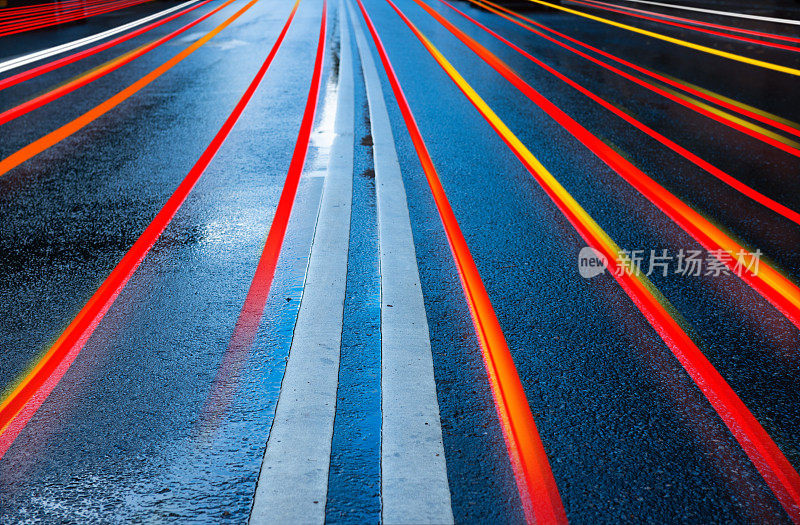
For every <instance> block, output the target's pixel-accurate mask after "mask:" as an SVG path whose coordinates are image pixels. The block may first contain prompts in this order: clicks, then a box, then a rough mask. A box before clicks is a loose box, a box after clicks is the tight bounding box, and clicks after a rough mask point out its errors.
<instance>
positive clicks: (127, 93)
mask: <svg viewBox="0 0 800 525" xmlns="http://www.w3.org/2000/svg"><path fill="white" fill-rule="evenodd" d="M256 2H258V0H250V2H248V3H247V4H246V5H245V6H244V7H242V8H241V9H239V10H238V11H236V12H235V13H234V14H233V15H231V17H230V18H228V19H227V20H225V21H224V22H222V23H221V24H220V25H218V26H217V27H215V28H214V29H212V30H211V31H209V32H208V33H206V34H205V35H204V36H203V37H201V38H200V39H199V40H197V41H195V42H194V43H192V44H191V45H190V46H189V47H187V48H186V49H184V50H183V51H181V52H180V53H178V54H177V55H175V56H174V57H172V58H171V59H169V60H167V61H166V62H164V63H163V64H161V65H160V66H158V67H157V68H156V69H154V70H153V71H151V72H150V73H148V74H147V75H145V76H143V77H142V78H140V79H139V80H137V81H136V82H134V83H133V84H131V85H130V86H128V87H127V88H125V89H123V90H122V91H120V92H119V93H117V94H116V95H114V96H113V97H111V98H109V99H108V100H106V101H105V102H103V103H101V104H99V105H97V106H95V107H94V108H92V109H90V110H89V111H87V112H86V113H84V114H83V115H81V116H80V117H78V118H76V119H75V120H73V121H71V122H69V123H67V124H64V125H63V126H61V127H60V128H58V129H56V130H55V131H52V132H50V133H48V134H47V135H45V136H44V137H42V138H40V139H38V140H36V141H34V142H32V143H30V144H28V145H27V146H25V147H24V148H22V149H20V150H18V151H17V152H15V153H12V154H11V155H9V156H8V157H6V158H5V159H3V160H2V161H0V176H2V175H5V174H6V173H8V172H9V171H10V170H12V169H13V168H16V167H17V166H19V165H20V164H22V163H23V162H25V161H27V160H29V159H31V158H32V157H35V156H36V155H38V154H39V153H41V152H43V151H44V150H46V149H47V148H49V147H51V146H53V145H54V144H57V143H59V142H60V141H62V140H64V139H65V138H67V137H69V136H70V135H72V134H73V133H75V132H77V131H79V130H81V129H82V128H83V127H85V126H86V125H88V124H90V123H91V122H93V121H94V120H96V119H98V118H100V117H101V116H103V115H105V114H106V113H108V112H109V111H111V110H112V109H114V108H115V107H117V106H118V105H120V104H121V103H122V102H124V101H125V100H127V99H128V98H130V97H131V96H133V95H134V94H136V93H138V92H139V91H141V90H142V89H143V88H144V87H146V86H147V85H148V84H150V83H151V82H153V81H154V80H155V79H157V78H158V77H160V76H161V75H163V74H164V73H166V72H167V71H169V70H170V69H172V68H173V67H174V66H175V65H177V64H178V63H179V62H180V61H182V60H183V59H184V58H186V57H187V56H189V55H191V54H192V53H194V52H195V51H197V50H198V49H199V48H200V47H202V46H203V45H204V44H206V43H207V42H208V41H209V40H211V39H212V38H214V37H215V36H217V35H218V34H219V33H220V32H221V31H222V30H223V29H225V28H226V27H228V26H229V25H231V24H232V23H233V22H234V20H236V19H237V18H239V17H240V16H242V15H243V14H244V13H245V12H247V10H249V9H250V8H251V7H253V6H254V5H255V4H256Z"/></svg>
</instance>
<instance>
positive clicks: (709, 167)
mask: <svg viewBox="0 0 800 525" xmlns="http://www.w3.org/2000/svg"><path fill="white" fill-rule="evenodd" d="M439 2H441V3H442V4H444V5H446V6H447V7H449V8H450V9H452V10H453V11H455V12H456V13H458V14H460V15H461V16H463V17H464V18H466V19H467V20H469V21H470V22H472V23H473V24H475V25H476V26H478V27H480V28H481V29H483V30H484V31H486V32H487V33H489V34H490V35H492V36H494V37H495V38H496V39H498V40H500V41H501V42H503V43H504V44H506V45H507V46H509V47H510V48H512V49H514V50H515V51H516V52H518V53H520V54H521V55H523V56H524V57H526V58H527V59H528V60H530V61H532V62H534V63H535V64H536V65H538V66H539V67H541V68H543V69H544V70H545V71H547V72H548V73H551V74H552V75H555V76H556V77H558V78H559V79H560V80H562V81H564V82H565V83H567V84H568V85H569V86H571V87H573V88H575V89H576V90H578V91H579V92H581V93H582V94H584V95H586V96H587V97H589V98H590V99H592V100H593V101H595V102H596V103H598V104H600V105H601V106H603V107H604V108H606V109H607V110H609V111H611V112H612V113H614V114H615V115H617V116H618V117H620V118H621V119H623V120H625V121H626V122H628V123H629V124H631V125H632V126H634V127H636V128H637V129H639V130H640V131H643V132H644V133H646V134H648V135H649V136H650V137H652V138H654V139H655V140H657V141H658V142H660V143H661V144H663V145H664V146H666V147H668V148H669V149H671V150H672V151H674V152H675V153H677V154H679V155H680V156H682V157H683V158H685V159H686V160H688V161H689V162H692V163H693V164H695V165H696V166H698V167H699V168H701V169H703V170H705V171H706V172H708V173H709V174H711V175H713V176H714V177H716V178H718V179H719V180H721V181H722V182H724V183H725V184H727V185H729V186H730V187H732V188H734V189H735V190H737V191H739V192H741V193H742V194H743V195H746V196H747V197H749V198H751V199H753V200H754V201H756V202H758V203H759V204H761V205H762V206H765V207H767V208H769V209H771V210H772V211H774V212H775V213H777V214H779V215H782V216H783V217H785V218H787V219H789V220H790V221H793V222H795V223H797V224H798V225H800V213H798V212H796V211H794V210H792V209H790V208H788V207H786V206H784V205H783V204H780V203H779V202H776V201H774V200H772V199H770V198H769V197H767V196H766V195H763V194H762V193H759V192H758V191H756V190H754V189H753V188H751V187H749V186H747V185H746V184H744V183H742V182H740V181H738V180H737V179H735V178H734V177H732V176H731V175H729V174H727V173H725V172H724V171H722V170H721V169H719V168H717V167H716V166H714V165H713V164H711V163H709V162H706V161H705V160H703V159H701V158H700V157H699V156H697V155H695V154H694V153H692V152H691V151H689V150H687V149H686V148H684V147H682V146H680V145H678V144H677V143H675V142H673V141H672V140H670V139H668V138H667V137H665V136H664V135H662V134H660V133H658V132H657V131H655V130H654V129H652V128H650V127H648V126H646V125H645V124H643V123H642V122H640V121H638V120H636V119H635V118H633V117H632V116H630V115H628V114H627V113H626V112H625V111H623V110H621V109H620V108H618V107H617V106H614V105H613V104H611V103H610V102H608V101H607V100H605V99H603V98H601V97H600V96H598V95H597V94H595V93H593V92H592V91H590V90H589V89H587V88H586V87H584V86H582V85H580V84H578V83H577V82H575V81H574V80H572V79H571V78H569V77H567V76H566V75H564V74H562V73H560V72H559V71H558V70H556V69H555V68H552V67H550V66H548V65H547V64H545V63H544V62H542V61H541V60H539V59H538V58H536V57H534V56H533V55H531V54H530V53H528V52H527V51H525V50H524V49H522V48H520V47H519V46H517V45H516V44H514V43H513V42H511V41H509V40H507V39H506V38H504V37H502V36H500V35H499V34H498V33H496V32H494V31H492V30H491V29H489V28H488V27H486V26H485V25H483V24H481V23H480V22H478V21H477V20H475V19H474V18H472V17H471V16H469V15H467V14H466V13H464V12H463V11H461V10H460V9H458V8H457V7H455V6H454V5H452V4H450V3H449V2H448V1H447V0H439ZM421 5H422V4H421ZM676 95H677V96H682V95H680V94H677V93H676ZM709 109H711V108H709ZM765 131H766V130H765Z"/></svg>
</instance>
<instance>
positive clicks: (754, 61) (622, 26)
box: [528, 0, 800, 76]
mask: <svg viewBox="0 0 800 525" xmlns="http://www.w3.org/2000/svg"><path fill="white" fill-rule="evenodd" d="M528 1H529V2H531V3H534V4H539V5H544V6H547V7H551V8H553V9H557V10H559V11H564V12H565V13H570V14H573V15H576V16H580V17H582V18H587V19H589V20H593V21H595V22H600V23H602V24H606V25H610V26H613V27H618V28H620V29H625V30H627V31H631V32H633V33H638V34H640V35H644V36H649V37H650V38H655V39H658V40H663V41H664V42H669V43H671V44H677V45H679V46H683V47H686V48H689V49H694V50H695V51H702V52H703V53H708V54H709V55H716V56H719V57H722V58H728V59H730V60H735V61H737V62H741V63H743V64H750V65H751V66H758V67H762V68H764V69H770V70H772V71H778V72H781V73H787V74H789V75H794V76H800V69H795V68H793V67H787V66H781V65H779V64H773V63H772V62H765V61H763V60H758V59H755V58H750V57H746V56H742V55H737V54H736V53H728V52H727V51H721V50H719V49H714V48H713V47H708V46H703V45H700V44H695V43H693V42H688V41H686V40H681V39H679V38H673V37H671V36H667V35H662V34H661V33H656V32H655V31H647V30H646V29H640V28H638V27H633V26H629V25H627V24H623V23H620V22H615V21H613V20H609V19H608V18H603V17H600V16H595V15H590V14H589V13H584V12H583V11H576V10H575V9H570V8H568V7H564V6H560V5H556V4H551V3H550V2H544V1H542V0H528Z"/></svg>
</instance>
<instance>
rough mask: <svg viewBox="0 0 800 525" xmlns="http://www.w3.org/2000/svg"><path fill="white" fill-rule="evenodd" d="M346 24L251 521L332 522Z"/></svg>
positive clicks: (344, 208) (343, 231) (347, 177)
mask: <svg viewBox="0 0 800 525" xmlns="http://www.w3.org/2000/svg"><path fill="white" fill-rule="evenodd" d="M341 12H342V11H341V5H340V13H341ZM339 23H340V35H341V41H342V45H341V61H340V66H339V67H340V69H339V88H338V89H339V92H338V98H337V110H336V124H335V129H336V136H335V138H334V141H333V145H332V148H331V153H330V161H329V164H328V173H327V176H326V178H325V187H324V191H323V196H322V203H321V205H320V211H319V217H318V218H317V226H316V230H315V232H314V242H313V245H312V247H311V255H310V257H309V263H308V273H307V276H306V282H305V286H304V287H303V297H302V299H301V303H300V310H299V312H298V314H297V323H296V325H295V329H294V336H293V338H292V346H291V349H290V350H289V360H288V362H287V363H286V372H285V374H284V377H283V383H282V385H281V391H280V396H279V398H278V406H277V408H276V411H275V419H274V422H273V424H272V429H271V430H270V433H269V439H268V441H267V448H266V451H265V453H264V460H263V463H262V465H261V473H260V474H259V478H258V484H257V486H256V494H255V499H254V502H253V509H252V511H251V514H250V523H252V524H261V523H324V522H325V503H326V499H327V491H328V470H329V468H330V456H331V441H332V437H333V420H334V415H335V413H336V391H337V387H338V376H339V353H340V349H341V338H342V318H343V315H344V298H345V288H346V283H347V256H348V249H349V242H350V208H351V204H352V193H353V133H354V131H353V127H354V109H353V105H354V98H353V97H354V96H353V66H352V55H351V51H350V36H349V30H348V28H347V21H346V20H345V19H344V17H343V16H341V14H340V16H339Z"/></svg>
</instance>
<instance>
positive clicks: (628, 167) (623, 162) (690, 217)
mask: <svg viewBox="0 0 800 525" xmlns="http://www.w3.org/2000/svg"><path fill="white" fill-rule="evenodd" d="M387 1H389V0H387ZM414 1H415V2H416V3H417V4H418V5H420V6H421V7H423V9H425V10H426V11H427V12H428V14H430V15H431V16H433V17H434V18H435V19H436V20H437V21H438V22H439V23H441V24H442V25H443V26H445V27H446V28H447V30H448V31H450V32H451V33H452V34H453V35H454V36H455V37H456V38H458V39H459V40H460V41H461V42H462V43H464V44H465V45H466V46H467V47H469V48H470V49H471V50H472V51H473V52H474V53H475V54H476V55H478V56H479V57H480V58H481V59H482V60H483V61H485V62H486V64H487V65H489V66H490V67H491V68H492V69H494V70H495V71H497V72H498V73H500V75H502V76H503V78H505V79H506V80H507V81H508V82H509V83H511V84H512V85H513V86H514V87H516V88H517V89H518V90H519V91H520V92H521V93H522V94H524V95H525V96H526V97H528V99H529V100H530V101H531V102H533V103H534V104H536V105H537V106H538V107H539V108H541V109H542V110H543V111H544V112H545V113H547V114H548V115H549V116H550V118H552V119H553V120H555V121H556V122H558V124H559V125H561V127H563V128H564V129H565V130H567V131H568V132H569V133H570V134H571V135H572V136H573V137H575V138H576V139H578V140H579V141H580V142H581V143H582V144H583V145H584V146H586V147H587V148H589V149H590V150H591V151H592V152H593V153H594V154H595V155H596V156H597V157H598V158H600V159H601V160H602V161H603V162H605V163H606V164H607V165H608V166H609V167H610V168H611V169H613V170H614V171H615V172H616V173H617V174H618V175H620V176H621V177H622V178H623V179H624V180H626V181H627V182H628V183H629V184H630V185H631V186H633V187H634V188H635V189H636V190H637V191H638V192H639V193H641V194H642V195H643V196H644V197H645V198H647V199H648V200H649V201H650V202H651V203H653V204H654V205H655V206H656V207H658V208H659V209H660V210H661V211H662V212H663V213H665V214H666V215H667V216H668V217H669V218H670V219H672V221H673V222H674V223H676V224H677V225H678V226H680V227H681V228H682V229H683V230H684V231H685V232H686V233H688V234H689V235H691V236H692V237H693V238H694V239H695V240H696V241H697V242H699V243H700V244H701V245H702V246H703V247H704V248H706V249H707V250H709V252H713V251H715V250H716V251H718V250H722V251H723V252H725V253H726V254H728V255H729V256H730V258H731V260H730V261H726V260H723V259H724V258H723V257H718V259H719V261H720V262H721V263H723V264H725V265H726V266H727V267H728V268H730V269H731V270H732V271H733V272H734V273H737V272H736V264H737V261H738V257H739V256H740V254H742V253H750V250H746V249H745V248H744V246H742V245H741V244H739V243H738V242H737V241H736V240H735V239H733V238H731V237H729V236H728V235H727V234H725V232H723V231H722V230H721V229H719V228H717V227H716V226H715V225H714V224H713V223H712V222H711V221H709V220H708V219H706V218H705V217H703V216H702V215H701V214H699V213H697V212H696V211H695V210H694V209H692V208H691V207H690V206H688V205H686V204H685V203H684V202H683V201H682V200H680V199H679V198H678V197H676V196H675V195H673V194H672V193H670V192H669V191H668V190H667V189H665V188H664V187H662V186H661V185H659V184H658V183H657V182H656V181H655V180H653V179H651V178H650V177H649V176H647V174H645V173H644V172H642V171H641V170H640V169H638V168H637V167H636V166H634V165H633V164H632V163H631V162H630V161H628V160H627V159H625V158H624V157H623V156H622V155H620V154H619V153H617V151H616V150H614V149H613V148H611V147H610V146H609V145H608V144H606V143H605V142H603V141H602V140H600V139H599V138H597V137H596V136H595V135H593V134H592V133H590V132H589V131H588V130H587V129H586V128H584V127H583V126H581V125H580V124H579V123H578V122H576V121H575V120H574V119H573V118H572V117H570V116H569V115H567V114H566V113H564V112H563V111H562V110H561V109H560V108H559V107H558V106H556V105H555V104H553V103H552V102H551V101H550V100H548V99H547V98H546V97H544V96H543V95H542V94H541V93H539V92H538V91H536V90H535V89H533V87H531V85H530V84H528V83H527V82H525V81H524V80H523V79H522V78H521V77H520V76H519V75H517V74H516V73H515V72H514V71H513V70H512V69H511V68H510V67H509V66H508V65H507V64H506V63H505V62H503V61H502V60H500V59H499V58H498V57H497V56H495V55H494V54H493V53H492V52H491V51H489V50H488V49H486V48H485V47H483V46H482V45H481V44H479V43H478V42H477V41H476V40H475V39H473V38H472V37H470V36H469V35H467V34H466V33H464V32H463V31H461V30H460V29H458V28H457V27H455V26H454V25H453V24H452V23H450V22H449V21H448V20H447V19H445V18H444V17H443V16H442V15H440V14H439V13H438V12H436V11H434V10H433V9H431V8H430V7H429V6H428V5H426V4H425V3H424V2H422V0H414ZM392 5H394V4H393V3H392ZM395 10H398V8H397V7H396V6H395ZM398 12H399V10H398ZM420 34H421V33H420ZM740 274H741V275H739V277H740V278H741V279H742V280H743V281H744V282H746V283H747V284H749V285H750V286H751V287H752V288H753V289H754V290H756V291H757V292H758V293H759V294H761V296H762V297H764V298H765V299H766V300H767V301H769V302H770V303H772V305H773V306H775V307H776V308H777V309H778V310H779V311H781V312H782V313H783V315H784V316H786V318H787V319H789V321H791V322H792V323H793V324H794V325H795V326H797V327H798V328H800V288H798V287H797V285H795V284H794V283H793V282H792V281H790V280H789V279H787V278H786V277H784V276H783V275H782V274H781V273H780V272H779V271H778V270H776V269H775V268H773V267H772V266H771V265H770V264H768V263H766V262H764V263H763V264H760V265H759V268H758V271H757V272H753V271H743V272H740Z"/></svg>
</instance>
